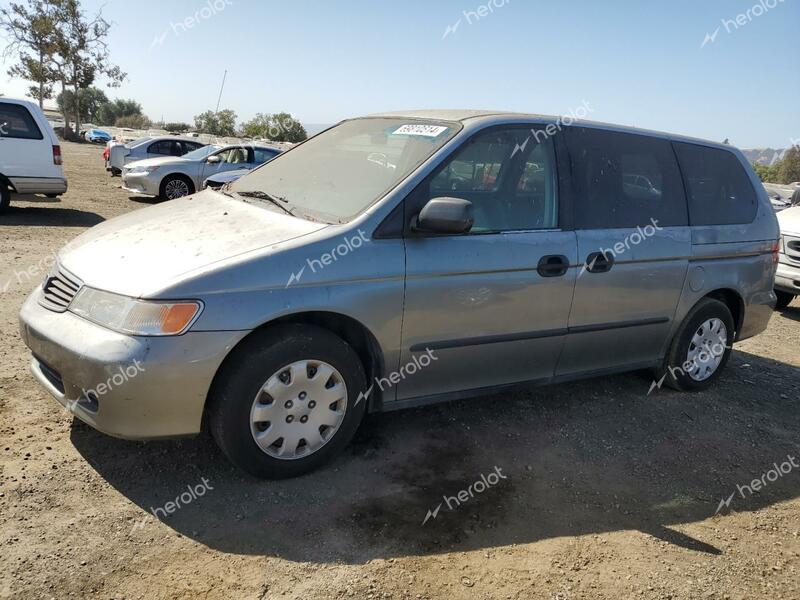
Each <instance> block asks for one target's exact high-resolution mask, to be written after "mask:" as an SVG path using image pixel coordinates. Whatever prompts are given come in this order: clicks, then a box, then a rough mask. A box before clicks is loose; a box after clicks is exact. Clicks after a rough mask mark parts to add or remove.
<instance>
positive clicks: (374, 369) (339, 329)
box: [202, 311, 385, 430]
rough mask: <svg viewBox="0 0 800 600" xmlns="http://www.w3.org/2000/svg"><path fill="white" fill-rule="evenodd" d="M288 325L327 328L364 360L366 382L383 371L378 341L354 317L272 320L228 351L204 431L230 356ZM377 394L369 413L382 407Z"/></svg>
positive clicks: (321, 314)
mask: <svg viewBox="0 0 800 600" xmlns="http://www.w3.org/2000/svg"><path fill="white" fill-rule="evenodd" d="M287 323H294V324H300V325H302V324H305V325H314V326H316V327H320V328H322V329H326V330H328V331H330V332H331V333H333V334H335V335H337V336H338V337H340V338H341V339H343V340H344V341H345V342H347V343H348V344H349V345H350V346H351V347H352V348H353V350H354V351H355V352H356V354H357V355H358V357H359V359H360V360H361V363H362V365H363V367H364V373H365V375H366V378H367V381H371V380H373V379H374V378H375V377H379V376H380V375H381V374H382V373H383V372H384V364H385V363H384V357H383V350H382V349H381V347H380V344H379V343H378V340H377V338H376V337H375V335H374V334H373V333H372V332H371V331H370V330H369V328H368V327H366V326H365V325H364V324H363V323H361V322H360V321H358V320H356V319H354V318H353V317H350V316H348V315H345V314H342V313H338V312H331V311H304V312H298V313H292V314H289V315H284V316H282V317H278V318H276V319H273V320H271V321H267V322H266V323H263V324H262V325H260V326H259V327H257V328H255V329H254V330H253V331H251V332H250V333H248V334H247V335H246V336H244V337H243V338H242V339H241V340H239V342H238V343H237V344H236V345H235V346H233V347H232V348H231V349H230V350H229V351H228V353H227V355H226V356H225V359H224V360H223V361H222V363H220V365H219V367H218V368H217V371H216V373H214V377H213V379H212V381H211V385H210V386H209V390H208V394H207V396H206V400H205V404H204V407H203V417H202V423H203V425H202V428H203V430H207V428H208V415H207V412H208V407H209V399H210V397H211V395H212V392H213V390H214V388H215V386H216V385H217V383H218V380H219V377H220V375H221V373H222V372H223V370H224V369H225V367H226V365H227V364H228V362H229V361H230V360H231V357H232V356H233V355H234V353H235V352H236V350H237V349H238V348H240V347H241V346H242V345H243V344H244V343H246V342H247V341H248V340H250V339H251V338H252V337H253V336H254V335H258V334H261V333H263V332H264V331H266V330H269V329H270V328H273V327H275V326H278V325H284V324H287ZM376 392H377V393H373V394H371V395H370V398H369V405H368V407H367V409H368V411H369V412H377V411H380V410H381V408H382V405H383V399H382V397H381V394H380V392H379V390H376Z"/></svg>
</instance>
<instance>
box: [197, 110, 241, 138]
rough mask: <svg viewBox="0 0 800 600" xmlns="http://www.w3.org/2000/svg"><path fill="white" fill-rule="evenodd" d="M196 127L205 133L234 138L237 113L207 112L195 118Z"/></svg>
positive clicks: (230, 111) (223, 111) (228, 111)
mask: <svg viewBox="0 0 800 600" xmlns="http://www.w3.org/2000/svg"><path fill="white" fill-rule="evenodd" d="M194 126H195V128H196V129H197V130H198V131H201V132H203V133H208V134H210V135H219V136H227V137H232V136H234V135H236V113H235V112H233V111H232V110H221V111H219V112H214V111H212V110H207V111H206V112H204V113H200V114H199V115H196V116H195V118H194Z"/></svg>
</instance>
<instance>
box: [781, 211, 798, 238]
mask: <svg viewBox="0 0 800 600" xmlns="http://www.w3.org/2000/svg"><path fill="white" fill-rule="evenodd" d="M777 216H778V223H780V226H781V233H791V234H794V235H800V206H795V207H794V208H787V209H786V210H783V211H781V212H779V213H778V215H777Z"/></svg>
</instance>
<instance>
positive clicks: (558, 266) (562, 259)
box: [536, 254, 569, 277]
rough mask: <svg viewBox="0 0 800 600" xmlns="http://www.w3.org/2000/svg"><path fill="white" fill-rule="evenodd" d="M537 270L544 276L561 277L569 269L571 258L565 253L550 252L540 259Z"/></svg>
mask: <svg viewBox="0 0 800 600" xmlns="http://www.w3.org/2000/svg"><path fill="white" fill-rule="evenodd" d="M536 270H537V271H538V273H539V275H541V276H542V277H561V276H563V275H566V273H567V270H569V259H568V258H567V257H566V256H564V255H563V254H549V255H547V256H543V257H542V258H541V259H540V260H539V266H538V267H537V268H536Z"/></svg>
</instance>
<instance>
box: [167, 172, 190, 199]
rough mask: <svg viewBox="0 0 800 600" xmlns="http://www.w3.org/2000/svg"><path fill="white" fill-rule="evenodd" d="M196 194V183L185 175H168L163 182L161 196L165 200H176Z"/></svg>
mask: <svg viewBox="0 0 800 600" xmlns="http://www.w3.org/2000/svg"><path fill="white" fill-rule="evenodd" d="M191 194H194V184H193V183H192V181H191V180H190V179H189V178H188V177H184V176H183V175H167V176H166V177H165V178H164V181H162V182H161V197H162V198H164V199H165V200H174V199H176V198H183V197H184V196H190V195H191Z"/></svg>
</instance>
